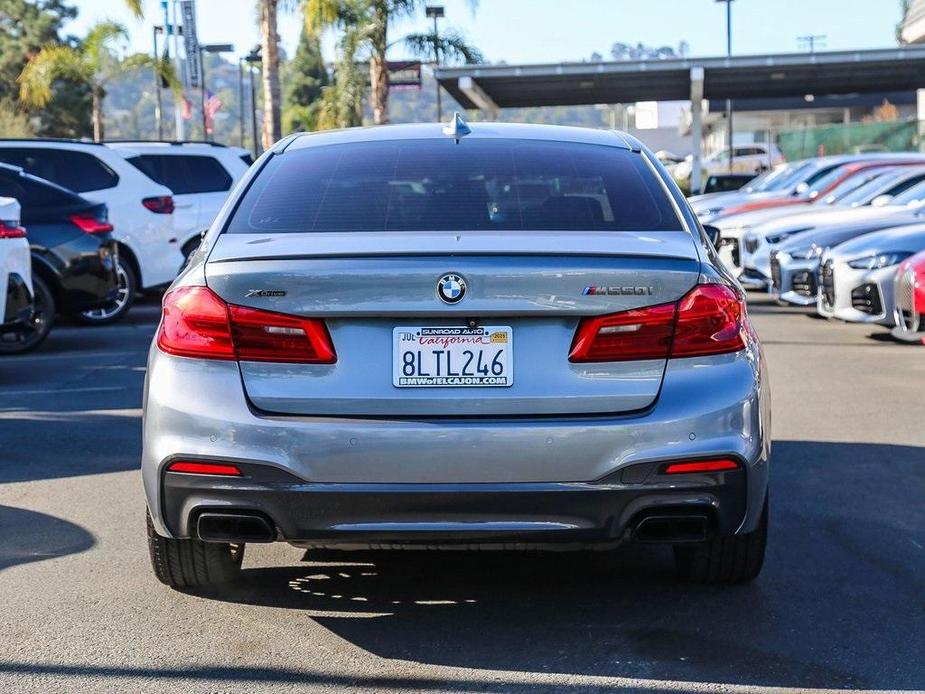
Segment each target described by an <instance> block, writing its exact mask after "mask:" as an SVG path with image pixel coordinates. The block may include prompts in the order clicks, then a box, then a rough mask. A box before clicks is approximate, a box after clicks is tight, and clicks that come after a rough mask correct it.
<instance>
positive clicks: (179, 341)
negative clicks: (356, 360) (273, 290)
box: [157, 287, 337, 364]
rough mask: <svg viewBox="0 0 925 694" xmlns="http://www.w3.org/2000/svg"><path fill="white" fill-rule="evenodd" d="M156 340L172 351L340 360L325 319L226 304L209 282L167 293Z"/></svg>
mask: <svg viewBox="0 0 925 694" xmlns="http://www.w3.org/2000/svg"><path fill="white" fill-rule="evenodd" d="M157 346H158V347H159V348H160V349H161V351H163V352H167V353H168V354H175V355H177V356H181V357H196V358H199V359H226V360H240V361H267V362H285V363H295V364H333V363H335V362H336V361H337V355H336V353H335V352H334V345H333V343H332V342H331V336H330V335H329V334H328V330H327V328H326V327H325V325H324V322H322V321H320V320H316V319H312V318H302V317H301V316H290V315H287V314H284V313H275V312H273V311H262V310H260V309H254V308H248V307H245V306H234V305H230V304H226V303H225V302H224V301H223V300H222V299H221V298H220V297H219V296H218V295H217V294H215V293H214V292H213V291H212V290H211V289H209V288H208V287H180V288H179V289H174V290H173V291H170V292H168V293H167V294H166V295H165V296H164V308H163V318H162V320H161V325H160V328H159V330H158V333H157Z"/></svg>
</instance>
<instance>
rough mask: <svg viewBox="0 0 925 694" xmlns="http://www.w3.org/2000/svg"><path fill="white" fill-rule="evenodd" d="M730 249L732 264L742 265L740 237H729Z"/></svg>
mask: <svg viewBox="0 0 925 694" xmlns="http://www.w3.org/2000/svg"><path fill="white" fill-rule="evenodd" d="M729 251H730V252H731V253H732V264H733V265H735V266H736V267H742V253H741V251H740V250H739V239H729Z"/></svg>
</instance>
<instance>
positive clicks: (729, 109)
mask: <svg viewBox="0 0 925 694" xmlns="http://www.w3.org/2000/svg"><path fill="white" fill-rule="evenodd" d="M716 2H724V3H726V57H727V58H731V57H732V0H716ZM726 128H727V130H728V132H729V173H732V163H733V156H732V155H733V153H734V152H735V150H734V149H733V148H732V99H726Z"/></svg>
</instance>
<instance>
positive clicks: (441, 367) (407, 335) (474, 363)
mask: <svg viewBox="0 0 925 694" xmlns="http://www.w3.org/2000/svg"><path fill="white" fill-rule="evenodd" d="M513 348H514V343H513V334H512V332H511V328H510V327H508V326H497V325H493V326H488V325H486V326H481V327H478V328H468V327H451V328H440V327H437V328H422V327H400V328H395V329H394V331H393V332H392V385H394V386H396V387H397V388H437V387H463V388H472V387H486V386H494V387H505V386H510V385H512V384H513V383H514V373H513V355H512V350H513Z"/></svg>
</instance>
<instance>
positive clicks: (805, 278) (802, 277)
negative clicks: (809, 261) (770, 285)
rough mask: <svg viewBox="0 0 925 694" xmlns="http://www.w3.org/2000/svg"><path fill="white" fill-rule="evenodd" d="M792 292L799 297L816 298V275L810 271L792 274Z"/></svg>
mask: <svg viewBox="0 0 925 694" xmlns="http://www.w3.org/2000/svg"><path fill="white" fill-rule="evenodd" d="M793 291H795V292H796V293H797V294H799V295H800V296H816V293H817V292H818V291H819V290H818V285H817V284H816V274H815V273H814V272H811V271H810V270H801V271H800V272H795V273H794V274H793Z"/></svg>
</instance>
